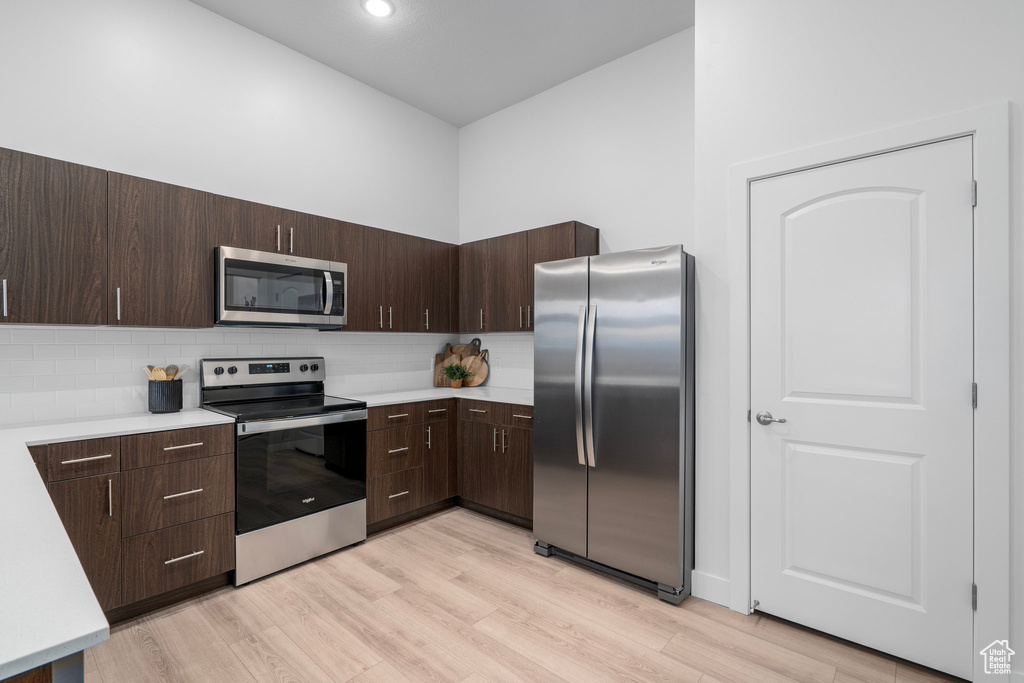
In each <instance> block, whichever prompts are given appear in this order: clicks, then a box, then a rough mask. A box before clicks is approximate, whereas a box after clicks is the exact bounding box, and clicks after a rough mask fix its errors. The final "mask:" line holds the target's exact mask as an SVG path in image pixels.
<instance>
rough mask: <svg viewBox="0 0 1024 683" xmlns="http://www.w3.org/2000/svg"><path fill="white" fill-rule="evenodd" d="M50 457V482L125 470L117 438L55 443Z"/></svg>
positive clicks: (119, 441) (48, 458)
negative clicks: (122, 466) (122, 468)
mask: <svg viewBox="0 0 1024 683" xmlns="http://www.w3.org/2000/svg"><path fill="white" fill-rule="evenodd" d="M46 458H47V470H48V471H49V479H50V481H61V480H62V479H76V478H78V477H90V476H92V475H94V474H107V473H109V472H117V471H118V470H119V469H121V440H120V439H119V438H118V437H116V436H115V437H111V438H109V439H89V440H88V441H68V442H67V443H52V444H50V446H49V450H48V451H47V456H46Z"/></svg>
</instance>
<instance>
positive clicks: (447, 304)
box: [383, 232, 455, 332]
mask: <svg viewBox="0 0 1024 683" xmlns="http://www.w3.org/2000/svg"><path fill="white" fill-rule="evenodd" d="M451 247H452V245H450V244H445V243H444V242H437V241H434V240H428V239H423V238H421V237H414V236H412V235H403V234H401V233H397V232H387V233H385V237H384V263H385V264H386V267H385V269H384V270H385V276H384V283H385V286H384V308H383V314H384V329H385V330H387V331H391V332H453V331H454V327H453V320H452V296H451V292H452V288H453V287H454V286H455V283H454V281H453V279H452V264H451V259H452V256H451Z"/></svg>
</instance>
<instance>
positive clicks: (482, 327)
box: [480, 308, 484, 330]
mask: <svg viewBox="0 0 1024 683" xmlns="http://www.w3.org/2000/svg"><path fill="white" fill-rule="evenodd" d="M480 329H481V330H482V329H484V309H482V308H481V309H480Z"/></svg>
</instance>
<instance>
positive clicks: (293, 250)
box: [246, 202, 332, 260]
mask: <svg viewBox="0 0 1024 683" xmlns="http://www.w3.org/2000/svg"><path fill="white" fill-rule="evenodd" d="M248 208H249V211H248V215H247V216H246V228H247V229H248V231H249V232H250V234H251V236H252V239H253V241H254V243H255V244H256V245H257V246H255V247H253V248H254V249H256V250H257V251H269V252H276V253H280V254H289V255H292V256H303V257H305V258H318V259H325V260H332V259H329V258H328V256H327V255H326V254H325V253H324V245H323V244H321V242H320V238H321V234H320V224H321V221H322V220H323V219H321V218H320V217H319V216H312V215H310V214H308V213H302V212H300V211H291V210H289V209H279V208H277V207H276V206H267V205H266V204H255V203H252V202H248Z"/></svg>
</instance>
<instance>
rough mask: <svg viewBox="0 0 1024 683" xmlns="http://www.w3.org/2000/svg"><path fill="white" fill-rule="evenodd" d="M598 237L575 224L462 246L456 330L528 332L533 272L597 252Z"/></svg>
mask: <svg viewBox="0 0 1024 683" xmlns="http://www.w3.org/2000/svg"><path fill="white" fill-rule="evenodd" d="M598 239H599V232H598V230H597V229H596V228H592V227H590V226H589V225H584V224H583V223H579V222H576V221H570V222H568V223H558V224H556V225H550V226H547V227H544V228H536V229H534V230H528V231H525V232H517V233H513V234H511V235H503V236H501V237H493V238H491V239H486V240H480V241H477V242H468V243H466V244H463V245H462V247H461V248H460V249H459V275H460V281H459V282H460V284H459V296H460V306H459V329H460V331H461V332H464V333H479V332H528V331H532V330H533V317H534V315H533V314H534V300H533V267H534V266H535V265H536V264H538V263H545V262H547V261H560V260H562V259H567V258H574V257H576V256H594V255H596V254H597V253H598Z"/></svg>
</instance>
